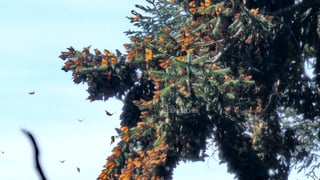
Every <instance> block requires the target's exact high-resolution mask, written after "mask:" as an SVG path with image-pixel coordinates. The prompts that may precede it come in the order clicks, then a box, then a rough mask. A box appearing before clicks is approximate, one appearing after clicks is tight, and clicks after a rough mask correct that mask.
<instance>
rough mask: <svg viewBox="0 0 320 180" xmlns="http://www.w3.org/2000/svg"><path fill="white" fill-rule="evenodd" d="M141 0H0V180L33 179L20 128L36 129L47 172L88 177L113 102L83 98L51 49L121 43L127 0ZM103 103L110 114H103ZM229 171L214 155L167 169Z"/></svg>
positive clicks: (113, 120)
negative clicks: (62, 69) (32, 92)
mask: <svg viewBox="0 0 320 180" xmlns="http://www.w3.org/2000/svg"><path fill="white" fill-rule="evenodd" d="M143 2H144V1H143V0H122V1H120V0H117V1H115V0H54V1H52V0H7V1H0V63H1V65H0V83H1V88H0V123H1V125H0V151H3V152H4V154H2V153H0V179H1V180H18V179H27V180H33V179H35V180H36V179H38V177H37V174H36V172H35V171H34V168H33V162H32V159H31V158H32V157H31V147H30V144H29V141H28V139H26V137H25V136H24V135H23V134H22V133H21V131H20V128H26V129H28V130H30V131H31V132H33V133H34V135H35V136H36V138H37V141H38V143H39V145H40V148H41V150H42V154H41V159H42V163H43V166H44V168H45V172H46V173H47V175H48V177H49V179H51V180H66V179H77V180H88V179H96V177H97V176H98V175H99V173H100V171H101V170H102V166H103V165H104V164H105V162H106V160H105V159H106V158H107V156H108V155H109V154H110V152H111V149H112V146H110V136H111V135H115V130H114V128H115V127H118V126H119V122H120V121H119V120H118V118H119V114H120V112H121V104H120V103H119V102H117V101H115V100H111V101H108V102H93V103H90V102H88V101H86V97H87V93H86V91H85V89H86V86H85V85H75V84H73V82H72V79H71V74H70V73H65V72H63V71H61V67H62V64H63V61H61V60H60V59H59V58H58V56H59V55H60V51H62V50H65V48H67V47H69V46H70V45H72V46H73V47H75V48H76V49H80V50H81V49H82V48H83V47H85V46H88V45H92V48H98V49H109V50H112V51H114V49H116V48H117V49H120V50H123V46H122V45H123V44H124V43H126V42H128V40H127V37H126V36H125V34H124V33H123V32H124V31H126V30H128V29H129V28H131V29H132V26H131V24H130V22H129V20H127V18H126V16H130V11H131V9H133V8H134V4H141V3H143ZM30 91H35V92H36V94H35V95H29V94H28V92H30ZM105 109H107V110H108V111H110V112H115V115H114V116H112V117H107V116H106V115H105V113H104V110H105ZM77 119H83V122H81V123H80V122H78V120H77ZM59 160H65V163H63V164H62V163H60V162H59ZM76 167H79V168H80V169H81V172H80V173H77V171H76ZM232 177H233V176H232V175H230V174H228V173H227V171H226V168H225V166H224V165H221V166H219V165H218V161H216V160H214V158H209V159H207V161H206V162H200V163H187V164H185V163H180V165H179V166H178V168H177V169H176V170H175V171H174V179H176V180H188V179H196V178H197V179H233V178H232Z"/></svg>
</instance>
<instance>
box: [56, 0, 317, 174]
mask: <svg viewBox="0 0 320 180" xmlns="http://www.w3.org/2000/svg"><path fill="white" fill-rule="evenodd" d="M146 1H147V2H148V5H146V6H141V5H136V8H137V10H133V11H132V14H133V16H132V17H128V18H129V20H130V21H131V22H132V23H133V24H134V25H135V26H137V27H139V30H137V31H127V32H126V34H127V35H128V36H129V37H130V39H131V42H129V43H127V44H124V46H125V48H126V53H125V54H122V53H120V52H119V51H118V50H117V52H116V53H111V52H110V51H109V50H104V51H103V52H101V51H100V50H98V49H95V50H94V52H91V51H90V46H89V47H86V48H84V49H83V50H82V51H77V50H75V49H73V48H72V47H70V48H68V51H66V52H62V54H61V55H60V58H61V59H63V60H66V62H65V64H64V66H63V68H62V69H63V70H65V71H72V76H73V81H74V82H75V83H87V84H88V93H89V97H88V99H89V100H91V101H94V100H108V98H110V97H116V98H118V99H120V100H122V101H123V102H124V106H123V112H122V114H121V116H120V119H121V127H120V128H119V129H118V128H117V129H116V130H117V133H118V138H119V142H118V144H117V146H116V147H115V148H114V149H113V150H112V154H111V155H110V156H109V157H108V158H107V163H106V165H105V166H104V169H103V171H102V172H101V174H100V175H99V177H98V179H100V180H104V179H171V178H172V171H173V169H174V168H175V167H176V165H177V164H178V162H179V161H181V160H182V161H187V160H188V161H189V160H190V161H198V160H203V159H204V158H205V157H206V156H207V155H206V153H205V152H206V148H207V143H208V141H213V142H214V143H215V145H216V146H217V148H218V150H219V157H220V160H221V163H227V165H228V171H229V172H230V173H234V174H235V176H236V177H237V178H238V179H286V178H287V177H288V174H289V173H290V170H291V169H292V167H299V168H301V169H304V168H310V169H311V170H310V173H309V174H308V175H310V176H313V177H316V175H317V174H316V173H315V172H316V171H315V169H316V168H318V167H319V166H320V164H319V162H318V161H317V159H318V158H319V154H318V155H317V153H319V140H320V131H319V127H320V119H319V115H320V104H319V102H320V61H319V60H320V49H319V48H320V39H319V38H320V18H319V13H320V11H319V7H320V1H317V0H303V1H301V2H296V4H295V3H294V1H293V0H283V1H269V0H260V1H257V0H244V1H239V0H171V1H168V0H146ZM307 65H308V66H309V67H312V68H311V69H312V70H313V75H312V76H310V75H308V74H307V71H306V69H305V67H306V66H307Z"/></svg>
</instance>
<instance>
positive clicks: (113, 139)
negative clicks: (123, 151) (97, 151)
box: [110, 136, 115, 145]
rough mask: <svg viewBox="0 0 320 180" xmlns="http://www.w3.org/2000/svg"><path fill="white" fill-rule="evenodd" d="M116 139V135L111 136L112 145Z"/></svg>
mask: <svg viewBox="0 0 320 180" xmlns="http://www.w3.org/2000/svg"><path fill="white" fill-rule="evenodd" d="M114 141H115V138H114V136H111V142H110V145H111V144H112V143H114Z"/></svg>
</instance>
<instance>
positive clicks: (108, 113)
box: [104, 110, 114, 116]
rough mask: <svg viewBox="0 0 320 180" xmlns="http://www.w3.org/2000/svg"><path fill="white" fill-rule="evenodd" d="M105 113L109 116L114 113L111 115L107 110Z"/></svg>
mask: <svg viewBox="0 0 320 180" xmlns="http://www.w3.org/2000/svg"><path fill="white" fill-rule="evenodd" d="M104 111H105V112H106V114H107V115H108V116H112V115H113V114H114V113H110V112H109V111H107V110H104Z"/></svg>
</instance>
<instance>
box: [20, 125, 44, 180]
mask: <svg viewBox="0 0 320 180" xmlns="http://www.w3.org/2000/svg"><path fill="white" fill-rule="evenodd" d="M21 131H22V132H23V133H24V134H25V135H26V136H27V137H28V138H29V139H30V141H31V143H32V146H33V149H34V161H35V163H36V170H37V171H38V174H39V176H40V177H41V180H47V178H46V176H45V175H44V172H43V170H42V167H41V165H40V161H39V156H40V151H39V148H38V145H37V142H36V140H35V139H34V137H33V135H32V134H31V133H30V132H29V131H27V130H25V129H21Z"/></svg>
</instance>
